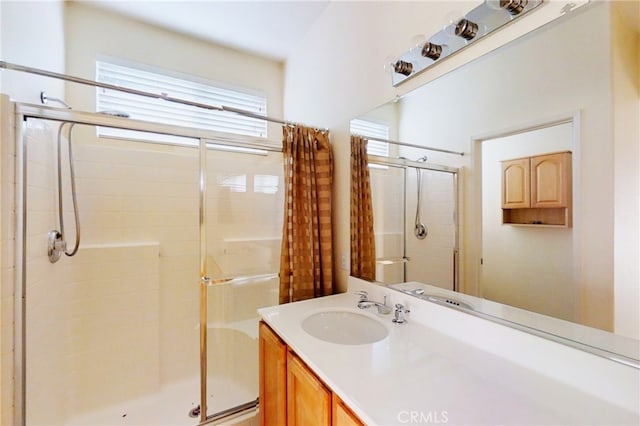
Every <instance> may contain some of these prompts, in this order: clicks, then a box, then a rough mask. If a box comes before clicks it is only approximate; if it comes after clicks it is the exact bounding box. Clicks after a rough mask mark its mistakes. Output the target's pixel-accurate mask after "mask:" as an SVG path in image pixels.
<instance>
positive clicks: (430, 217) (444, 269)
mask: <svg viewBox="0 0 640 426" xmlns="http://www.w3.org/2000/svg"><path fill="white" fill-rule="evenodd" d="M453 182H454V180H453V175H452V174H451V173H446V172H438V171H433V170H423V171H422V203H421V206H420V216H421V222H422V223H423V224H424V225H425V226H426V227H427V229H428V231H429V233H428V235H427V237H426V238H425V239H423V240H419V239H417V238H416V237H415V236H414V234H413V229H414V224H415V216H416V201H417V179H416V171H415V170H414V169H410V170H409V175H408V177H407V254H408V256H409V257H410V258H411V259H412V261H411V262H409V267H408V268H407V281H420V282H423V283H426V284H431V285H435V286H437V287H442V288H447V289H449V290H453V270H454V269H453V250H454V247H455V221H454V211H455V192H454V186H453Z"/></svg>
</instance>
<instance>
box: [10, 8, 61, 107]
mask: <svg viewBox="0 0 640 426" xmlns="http://www.w3.org/2000/svg"><path fill="white" fill-rule="evenodd" d="M1 3H2V5H1V7H2V15H1V25H0V39H1V44H2V50H1V52H2V55H1V56H0V57H1V58H2V60H4V61H6V62H11V63H16V64H19V65H26V66H29V67H35V68H41V69H45V70H48V71H55V72H64V71H65V69H64V50H65V46H64V2H63V1H61V0H51V1H3V2H1ZM2 74H3V75H2V77H0V78H2V81H1V83H2V86H1V87H0V92H1V93H7V94H9V95H11V97H12V99H14V100H17V101H22V102H30V103H40V92H41V91H43V90H44V91H46V92H47V93H48V94H49V96H53V97H62V96H64V83H63V82H62V81H59V80H54V79H51V78H45V77H36V76H33V75H30V74H23V73H18V72H15V71H3V72H2Z"/></svg>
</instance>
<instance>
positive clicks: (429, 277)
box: [369, 155, 459, 291]
mask: <svg viewBox="0 0 640 426" xmlns="http://www.w3.org/2000/svg"><path fill="white" fill-rule="evenodd" d="M369 164H370V167H369V171H370V177H371V198H372V202H373V217H374V235H375V247H376V281H379V282H383V283H386V284H394V283H401V282H407V281H419V282H422V283H426V284H431V285H434V286H437V287H442V288H446V289H449V290H454V291H457V290H458V276H459V272H458V257H459V248H458V169H457V168H454V167H449V166H442V165H436V164H431V163H428V162H427V159H426V157H421V158H419V159H418V160H416V161H412V160H407V159H404V158H399V159H394V158H388V157H380V156H372V155H371V156H369Z"/></svg>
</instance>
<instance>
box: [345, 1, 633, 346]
mask: <svg viewBox="0 0 640 426" xmlns="http://www.w3.org/2000/svg"><path fill="white" fill-rule="evenodd" d="M627 6H628V5H627ZM625 7H626V6H625V5H624V4H623V3H622V2H617V3H616V2H614V3H597V4H591V5H589V6H585V7H582V8H581V9H579V10H576V11H573V12H571V13H570V14H568V15H567V16H564V17H562V18H560V19H558V20H556V21H555V22H552V23H551V24H548V25H546V26H545V27H543V28H540V29H538V30H535V31H534V32H532V33H530V34H528V35H527V36H525V37H523V38H521V39H518V40H515V41H513V42H511V43H510V44H509V45H507V46H505V47H503V48H500V49H498V50H496V51H494V52H491V53H489V54H487V55H485V56H483V57H481V58H479V59H477V60H475V61H473V62H471V63H468V64H467V65H465V66H464V67H461V68H459V69H457V70H455V71H453V72H451V73H449V74H447V75H445V76H443V77H440V78H439V79H437V80H434V81H431V82H429V83H428V84H426V85H424V86H423V87H421V88H418V89H416V90H414V91H413V92H411V93H409V94H408V95H406V96H404V97H402V98H401V99H399V100H395V101H394V102H391V103H389V104H387V105H383V106H381V107H379V108H377V109H376V110H374V111H371V112H369V113H367V114H364V115H362V116H360V117H358V118H357V120H354V122H355V123H357V122H360V123H368V125H370V126H379V127H383V128H386V134H387V136H386V139H389V140H392V141H394V140H395V141H402V142H407V143H411V144H417V145H422V146H428V147H436V148H444V149H449V150H454V151H463V152H464V153H465V155H464V156H462V157H461V156H457V155H452V154H448V153H442V152H438V151H430V150H424V149H419V148H414V147H407V146H403V145H397V144H389V145H387V146H386V148H385V149H386V152H382V153H381V152H380V151H377V150H376V149H377V148H378V146H377V144H378V142H376V146H374V147H373V148H372V147H369V154H370V156H369V164H370V166H369V170H370V176H371V191H372V203H373V216H374V235H375V246H376V247H375V250H376V255H375V257H376V260H377V262H376V281H379V282H381V283H386V284H393V283H399V282H410V281H417V282H421V283H426V284H430V285H433V286H437V287H442V288H446V289H450V290H455V291H459V292H461V293H465V294H469V295H473V296H478V297H483V298H486V299H488V300H491V301H494V302H499V303H501V304H504V305H509V306H514V307H517V308H521V309H525V310H528V311H532V312H537V313H540V314H544V315H548V316H552V317H556V318H560V319H563V320H567V321H570V322H572V323H578V324H582V325H586V326H589V327H594V328H598V329H601V330H605V331H610V332H615V333H616V334H619V335H621V336H626V337H630V338H634V339H638V338H639V334H640V332H639V330H638V327H639V326H638V324H637V313H638V300H637V299H638V296H637V295H638V287H639V283H638V282H637V279H635V278H633V275H631V279H629V278H627V277H624V276H620V275H618V276H614V268H615V259H614V227H615V222H614V214H615V211H614V210H615V209H614V208H615V206H616V203H617V202H619V201H618V200H617V199H615V198H614V177H616V179H619V178H620V175H619V173H620V169H619V162H620V159H619V158H617V157H616V152H615V150H614V146H619V144H621V143H625V142H624V141H627V142H626V143H632V144H633V143H635V144H636V145H637V143H638V114H637V112H638V105H639V102H638V100H639V96H638V92H639V88H638V86H639V84H638V63H639V62H638V51H640V48H639V44H638V32H639V28H640V25H639V24H638V20H639V19H638V17H637V15H635V14H632V13H627V12H628V11H626V10H625ZM629 97H631V103H629ZM623 98H624V99H625V102H626V103H625V104H623V103H622V101H620V99H623ZM629 105H631V108H635V112H636V114H635V115H633V114H631V118H630V119H627V120H626V121H625V120H618V119H614V117H619V116H620V114H621V113H623V112H626V114H627V116H629V110H628V108H629ZM365 131H366V130H363V129H362V128H361V127H360V128H358V127H357V126H356V128H355V129H354V126H353V122H352V133H355V134H360V135H364V136H367V135H368V134H367V133H365ZM374 137H376V136H375V135H374ZM378 138H380V139H385V138H382V137H380V136H378ZM620 138H626V139H624V140H623V139H620ZM629 140H630V141H631V142H628V141H629ZM370 143H372V142H370ZM383 151H384V150H383ZM563 153H564V154H563ZM548 154H553V155H556V154H563V155H564V156H561V157H553V159H551V160H550V157H548V156H547V155H548ZM424 156H426V157H427V161H424V160H423V158H424ZM558 158H563V159H561V160H558ZM512 160H519V161H521V162H522V161H524V163H526V164H527V167H531V169H530V170H529V169H527V170H528V171H527V172H526V173H525V172H522V173H524V174H520V175H516V174H514V173H512V171H513V170H515V169H509V170H510V171H507V172H505V170H504V169H503V167H504V166H505V164H507V163H508V162H509V161H512ZM509 164H511V163H508V164H507V165H509ZM443 168H446V169H447V172H442V171H441V170H442V169H443ZM518 176H519V177H518ZM628 176H629V177H633V176H635V175H628ZM635 179H637V176H635ZM532 180H533V181H532ZM456 181H458V184H457V189H456ZM514 182H516V185H515V186H513V183H514ZM518 185H519V186H518ZM523 187H526V188H527V189H526V192H527V194H526V195H525V194H524V193H517V191H516V189H514V188H523ZM630 188H634V187H633V186H630ZM635 190H636V191H637V186H636V187H635ZM514 191H516V192H514ZM529 191H530V193H529ZM505 194H506V195H505ZM514 194H515V195H514ZM505 196H506V197H507V198H509V197H512V198H513V197H516V198H518V197H525V196H526V197H530V198H527V199H526V200H523V202H526V203H527V205H526V206H525V207H523V206H520V207H518V208H517V209H513V208H512V207H511V206H510V205H509V202H511V201H509V202H507V203H506V204H505ZM628 196H629V197H635V198H636V199H637V193H629V194H628ZM531 197H533V198H531ZM554 197H560V198H561V199H559V200H557V199H555V198H554ZM562 197H564V198H562ZM418 201H419V203H418ZM507 201H508V200H507ZM539 202H542V203H543V204H544V203H547V204H546V205H543V206H542V208H538V206H539V205H538V204H536V203H539ZM549 203H555V204H549ZM516 210H517V211H516ZM525 210H527V211H525ZM552 210H555V212H551V211H552ZM550 212H551V213H550ZM531 214H533V216H530V215H531ZM540 214H542V216H540ZM550 214H551V216H553V217H551V216H550ZM523 215H524V216H523ZM419 225H424V227H425V229H424V232H425V233H426V237H425V238H424V239H420V238H416V229H417V228H416V227H418V228H420V227H419ZM420 229H421V228H420ZM420 229H418V230H420ZM418 233H420V232H418ZM632 244H633V243H632ZM615 247H619V245H616V246H615ZM623 295H627V296H628V297H624V296H623ZM566 337H570V338H576V337H575V336H566ZM576 339H577V338H576ZM636 345H637V342H636Z"/></svg>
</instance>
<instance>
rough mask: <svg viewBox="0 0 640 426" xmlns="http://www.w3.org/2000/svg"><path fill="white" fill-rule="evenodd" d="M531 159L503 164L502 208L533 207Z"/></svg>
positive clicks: (521, 159) (520, 159)
mask: <svg viewBox="0 0 640 426" xmlns="http://www.w3.org/2000/svg"><path fill="white" fill-rule="evenodd" d="M530 175H531V172H530V162H529V158H519V159H516V160H509V161H503V162H502V208H503V209H521V208H528V207H531V202H530V200H531V198H530V196H531V195H530V194H531V189H530V180H529V179H530Z"/></svg>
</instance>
